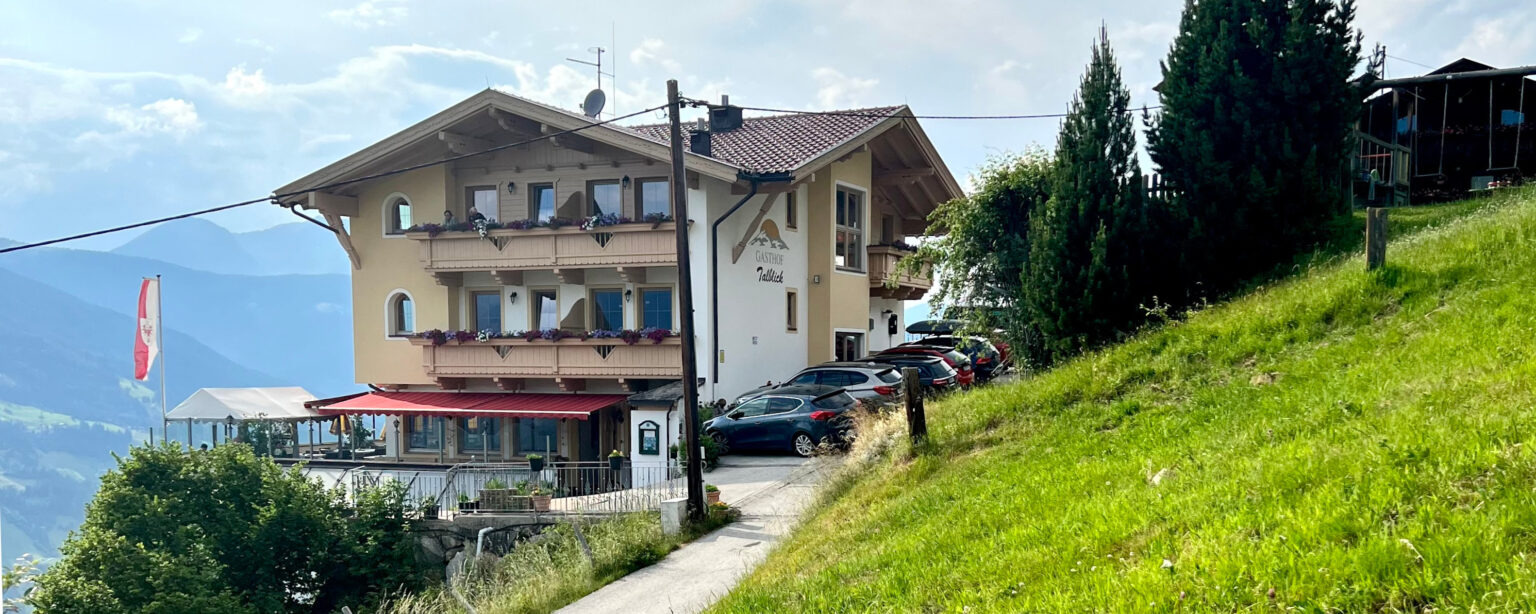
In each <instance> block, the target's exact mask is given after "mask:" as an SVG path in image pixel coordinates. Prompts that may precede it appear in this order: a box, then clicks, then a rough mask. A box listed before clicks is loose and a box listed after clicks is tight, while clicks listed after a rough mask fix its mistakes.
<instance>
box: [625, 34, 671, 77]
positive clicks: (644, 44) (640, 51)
mask: <svg viewBox="0 0 1536 614" xmlns="http://www.w3.org/2000/svg"><path fill="white" fill-rule="evenodd" d="M666 47H667V43H666V42H665V41H663V40H661V39H659V38H647V39H645V40H643V41H640V45H639V46H638V47H635V48H634V50H632V51H630V52H629V61H630V63H632V64H635V65H637V66H641V67H644V66H645V65H647V64H655V65H657V66H660V67H661V68H662V69H663V70H665V71H667V72H669V73H677V72H681V71H682V68H683V67H682V65H681V64H679V63H678V62H677V60H674V59H672V58H671V57H670V56H669V55H663V54H665V53H666Z"/></svg>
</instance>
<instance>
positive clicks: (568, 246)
mask: <svg viewBox="0 0 1536 614" xmlns="http://www.w3.org/2000/svg"><path fill="white" fill-rule="evenodd" d="M676 228H677V226H676V223H674V222H662V223H660V224H651V223H645V222H639V223H631V224H617V225H613V226H601V227H598V228H595V229H592V230H582V229H581V228H580V227H576V226H568V227H565V228H532V229H527V230H513V229H509V228H498V229H494V230H491V231H489V232H488V233H487V235H486V236H484V237H482V236H480V233H478V232H475V231H472V230H469V231H444V232H439V233H437V234H436V235H431V234H429V233H427V232H408V233H406V236H407V237H410V238H411V239H415V240H417V241H419V242H420V244H421V264H422V266H423V267H424V268H425V269H426V270H427V271H428V272H431V273H433V274H435V275H438V276H439V277H445V276H452V275H454V274H457V273H464V272H469V271H491V272H507V273H511V274H515V272H518V271H529V270H549V269H585V268H597V267H635V268H639V267H653V266H667V265H672V266H676V265H677V238H676V237H677V234H676V232H677V230H676Z"/></svg>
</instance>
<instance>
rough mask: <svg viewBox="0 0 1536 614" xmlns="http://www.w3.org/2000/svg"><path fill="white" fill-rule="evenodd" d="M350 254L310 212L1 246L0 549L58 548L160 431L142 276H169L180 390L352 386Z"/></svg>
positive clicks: (170, 358)
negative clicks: (128, 456) (146, 345)
mask: <svg viewBox="0 0 1536 614" xmlns="http://www.w3.org/2000/svg"><path fill="white" fill-rule="evenodd" d="M10 244H14V242H11V241H7V240H4V239H0V246H5V245H10ZM347 266H348V265H347V259H346V256H345V255H344V254H343V253H342V252H341V249H340V248H339V247H338V246H337V245H336V242H335V239H334V238H332V237H330V236H329V235H327V234H326V233H325V232H324V231H323V230H321V229H317V228H314V227H313V226H310V225H309V224H308V223H307V222H301V223H295V224H286V225H283V226H278V227H274V228H271V229H268V230H264V231H257V232H248V233H232V232H229V231H228V230H226V229H224V228H223V227H220V226H218V225H217V224H213V223H211V222H206V221H203V220H195V219H193V220H183V221H179V222H174V223H170V224H165V225H162V226H159V227H156V228H154V229H152V230H151V231H149V232H146V233H145V234H144V235H141V236H140V237H138V238H136V239H134V240H132V241H129V242H128V243H126V244H124V245H123V246H121V247H119V248H117V249H115V250H112V251H110V252H99V251H85V250H74V249H65V248H57V247H47V248H37V249H31V250H24V251H20V252H12V253H9V254H0V310H3V313H6V314H7V315H8V316H9V321H10V322H12V327H11V330H9V331H7V334H6V341H5V343H4V344H0V430H3V432H5V433H6V436H5V437H4V439H3V440H0V516H3V526H4V527H5V529H6V531H5V540H4V544H3V552H0V560H5V561H9V560H14V558H15V557H17V556H20V555H21V554H23V553H26V552H31V553H34V554H39V555H42V556H52V555H53V554H55V552H56V549H57V547H58V546H59V544H60V543H62V541H63V539H64V537H65V536H66V535H67V534H68V531H69V530H70V529H72V528H74V527H75V526H78V524H79V522H80V520H81V518H82V517H83V512H84V508H85V505H86V503H87V502H88V501H89V500H90V498H91V497H92V496H93V495H94V493H95V490H96V487H97V476H99V475H100V474H101V473H102V472H103V471H105V470H107V469H108V468H110V467H111V466H112V465H113V463H114V459H113V454H122V453H124V452H126V451H127V449H128V447H129V446H130V445H132V444H133V443H134V442H140V441H144V440H145V439H147V438H148V437H149V433H150V430H151V429H154V430H155V431H156V434H155V437H156V438H158V437H159V433H158V431H159V426H160V424H159V423H160V418H159V414H160V398H159V396H160V394H159V375H160V374H159V372H158V369H159V366H158V365H157V366H156V372H152V373H151V375H150V378H149V381H146V382H138V381H135V380H134V379H133V376H132V373H133V357H132V343H133V341H132V339H133V338H132V335H133V334H134V330H135V329H136V323H135V318H136V317H137V307H138V304H137V299H138V289H139V280H140V279H141V278H142V277H145V276H154V275H157V274H158V275H161V276H162V306H163V312H164V325H163V328H164V339H163V346H164V358H165V363H166V365H165V366H166V369H165V374H166V379H165V382H166V397H167V402H168V405H169V406H175V405H176V404H177V403H179V402H180V401H181V400H183V399H185V398H186V397H188V396H190V395H191V394H192V393H193V392H195V391H196V390H197V389H198V388H204V387H247V386H289V385H294V386H303V387H305V388H306V389H308V390H309V391H310V392H312V393H314V394H316V395H318V396H332V395H339V394H344V393H347V392H353V391H355V390H356V389H357V388H358V386H357V385H356V384H354V383H353V382H352V380H353V374H352V344H351V307H350V304H351V300H350V299H351V286H350V282H349V279H348V276H347V275H346V271H347ZM172 436H173V437H176V438H177V439H180V438H181V437H184V436H185V430H184V429H183V430H181V431H180V433H178V432H177V431H176V430H175V429H172Z"/></svg>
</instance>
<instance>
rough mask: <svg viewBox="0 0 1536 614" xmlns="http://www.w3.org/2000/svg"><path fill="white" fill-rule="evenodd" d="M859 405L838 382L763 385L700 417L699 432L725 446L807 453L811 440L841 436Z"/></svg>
mask: <svg viewBox="0 0 1536 614" xmlns="http://www.w3.org/2000/svg"><path fill="white" fill-rule="evenodd" d="M857 406H858V403H857V401H854V399H853V397H852V396H850V395H849V394H848V393H847V392H845V391H844V390H843V389H841V388H834V387H832V386H821V385H816V384H810V385H806V384H796V385H790V386H783V387H780V388H775V389H773V390H771V391H768V392H767V393H766V394H763V395H762V396H759V397H757V398H755V399H749V400H747V401H745V402H743V403H742V404H741V405H740V406H738V407H736V408H735V409H732V410H731V411H729V412H726V414H725V415H723V416H720V417H718V418H713V419H710V420H708V421H706V422H705V423H704V435H705V436H706V437H710V438H712V439H714V440H715V442H716V443H718V444H721V445H722V446H724V448H725V449H727V450H733V451H735V450H784V449H788V450H790V451H791V452H794V453H795V454H798V455H800V456H810V455H812V454H814V453H815V452H816V446H817V445H819V444H821V443H823V442H826V443H833V444H836V443H841V442H843V441H845V439H846V436H847V434H848V431H849V429H850V428H851V427H852V420H850V419H849V417H848V416H846V415H845V414H846V413H847V412H848V411H849V410H851V409H853V408H855V407H857Z"/></svg>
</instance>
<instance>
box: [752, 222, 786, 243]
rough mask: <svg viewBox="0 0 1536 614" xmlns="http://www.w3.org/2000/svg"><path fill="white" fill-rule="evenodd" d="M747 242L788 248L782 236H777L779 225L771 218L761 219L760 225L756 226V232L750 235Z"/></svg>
mask: <svg viewBox="0 0 1536 614" xmlns="http://www.w3.org/2000/svg"><path fill="white" fill-rule="evenodd" d="M749 243H750V244H752V245H762V246H764V247H769V248H773V249H783V250H787V249H789V244H788V243H785V242H784V238H783V237H780V236H779V225H778V224H775V223H773V220H763V224H762V226H759V227H758V229H757V234H756V235H754V236H753V237H752V240H751V241H749Z"/></svg>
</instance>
